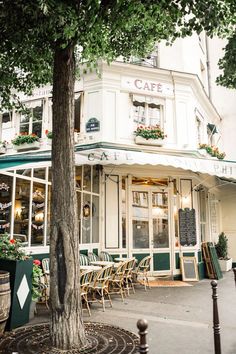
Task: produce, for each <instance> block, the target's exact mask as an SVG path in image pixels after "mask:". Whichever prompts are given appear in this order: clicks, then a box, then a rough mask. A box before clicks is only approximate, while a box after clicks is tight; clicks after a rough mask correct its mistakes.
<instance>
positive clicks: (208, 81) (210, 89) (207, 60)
mask: <svg viewBox="0 0 236 354" xmlns="http://www.w3.org/2000/svg"><path fill="white" fill-rule="evenodd" d="M205 41H206V64H207V83H208V96H209V99H210V101H211V99H212V88H211V65H210V59H209V38H208V36H207V35H206V34H205Z"/></svg>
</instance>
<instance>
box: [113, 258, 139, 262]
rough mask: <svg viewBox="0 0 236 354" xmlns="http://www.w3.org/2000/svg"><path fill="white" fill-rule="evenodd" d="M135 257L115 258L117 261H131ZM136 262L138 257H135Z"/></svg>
mask: <svg viewBox="0 0 236 354" xmlns="http://www.w3.org/2000/svg"><path fill="white" fill-rule="evenodd" d="M132 259H133V257H131V258H125V257H117V258H115V259H114V260H115V261H116V262H126V261H127V262H128V261H131V260H132ZM135 262H136V263H137V259H136V258H135Z"/></svg>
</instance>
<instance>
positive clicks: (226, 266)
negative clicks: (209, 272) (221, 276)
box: [219, 258, 232, 272]
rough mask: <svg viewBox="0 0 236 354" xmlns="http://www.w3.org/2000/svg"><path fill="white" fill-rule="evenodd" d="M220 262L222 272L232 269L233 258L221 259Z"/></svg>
mask: <svg viewBox="0 0 236 354" xmlns="http://www.w3.org/2000/svg"><path fill="white" fill-rule="evenodd" d="M219 264H220V269H221V271H222V272H228V271H229V270H230V269H232V258H229V259H219Z"/></svg>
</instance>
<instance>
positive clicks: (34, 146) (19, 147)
mask: <svg viewBox="0 0 236 354" xmlns="http://www.w3.org/2000/svg"><path fill="white" fill-rule="evenodd" d="M14 149H15V150H16V151H17V152H22V151H29V150H39V149H40V142H39V141H34V142H33V143H23V144H21V145H14Z"/></svg>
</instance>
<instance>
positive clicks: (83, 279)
mask: <svg viewBox="0 0 236 354" xmlns="http://www.w3.org/2000/svg"><path fill="white" fill-rule="evenodd" d="M92 277H93V271H92V270H89V271H85V272H82V273H81V275H80V288H81V291H82V292H83V291H87V288H88V286H89V284H90V283H91V281H92Z"/></svg>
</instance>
